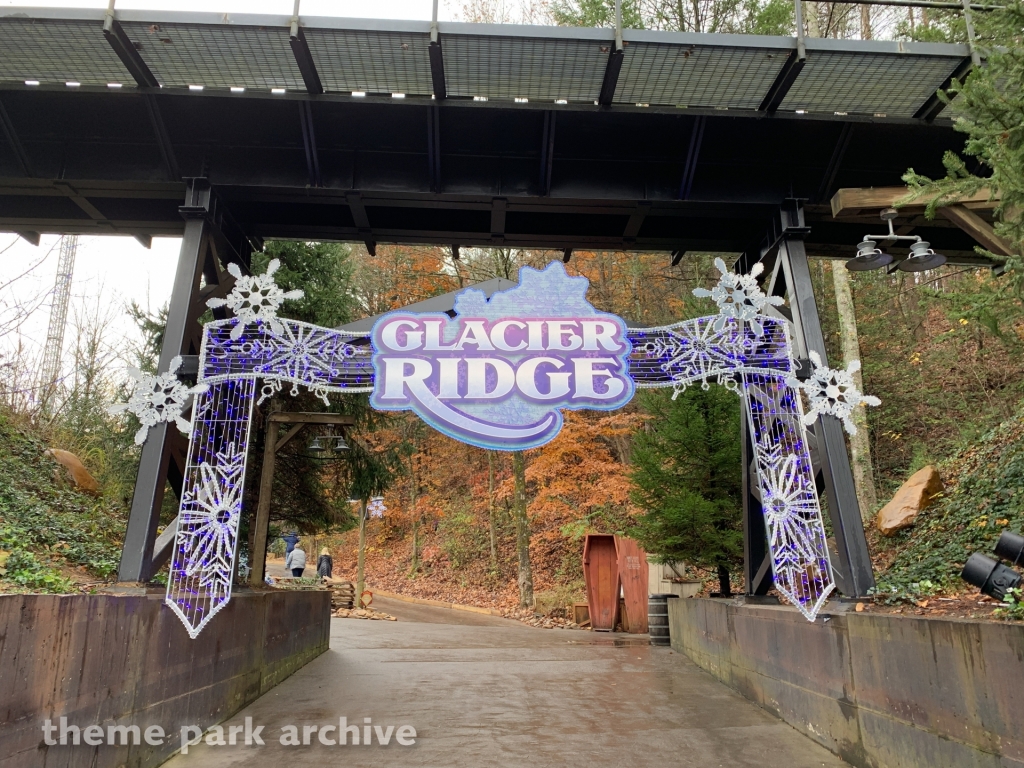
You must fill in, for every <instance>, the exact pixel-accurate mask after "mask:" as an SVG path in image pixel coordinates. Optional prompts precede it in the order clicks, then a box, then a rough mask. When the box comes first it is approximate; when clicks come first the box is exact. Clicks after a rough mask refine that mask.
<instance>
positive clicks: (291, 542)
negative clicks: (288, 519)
mask: <svg viewBox="0 0 1024 768" xmlns="http://www.w3.org/2000/svg"><path fill="white" fill-rule="evenodd" d="M281 538H282V539H284V556H285V559H287V558H288V555H290V554H291V553H292V550H293V549H295V545H296V544H298V543H299V534H297V533H296V532H295V531H292V532H291V533H289V534H288V535H287V536H282V537H281Z"/></svg>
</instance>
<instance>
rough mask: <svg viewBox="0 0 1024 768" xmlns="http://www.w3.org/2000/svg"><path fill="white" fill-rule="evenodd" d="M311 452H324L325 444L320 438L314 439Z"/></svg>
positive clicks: (310, 445)
mask: <svg viewBox="0 0 1024 768" xmlns="http://www.w3.org/2000/svg"><path fill="white" fill-rule="evenodd" d="M309 450H311V451H313V452H315V453H320V452H321V451H323V450H324V444H323V443H321V442H320V438H319V437H314V438H313V442H311V443H310V444H309Z"/></svg>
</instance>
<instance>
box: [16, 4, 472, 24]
mask: <svg viewBox="0 0 1024 768" xmlns="http://www.w3.org/2000/svg"><path fill="white" fill-rule="evenodd" d="M431 3H432V0H373V1H372V2H369V1H368V0H302V5H301V7H300V14H302V15H304V16H341V17H348V18H369V19H421V20H422V19H426V20H428V21H429V20H430V15H431V10H432V7H433V6H432V4H431ZM0 6H35V7H47V8H106V7H107V3H106V2H103V0H42V2H39V1H38V0H37V2H17V1H16V0H0ZM293 7H294V5H293V2H292V0H214V2H197V1H196V0H117V5H116V8H118V9H123V10H127V9H143V10H169V11H216V12H220V13H277V14H288V15H291V13H292V9H293ZM451 7H452V6H451V4H449V3H446V2H445V0H441V3H440V10H439V11H438V17H439V18H440V19H441V20H442V21H450V20H451V19H452V16H453V14H452V11H451Z"/></svg>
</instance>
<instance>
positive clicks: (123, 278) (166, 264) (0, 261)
mask: <svg viewBox="0 0 1024 768" xmlns="http://www.w3.org/2000/svg"><path fill="white" fill-rule="evenodd" d="M26 5H32V6H36V7H38V6H47V7H63V8H68V7H76V8H106V5H107V4H106V2H103V1H102V0H49V1H48V2H47V1H45V0H44V1H43V2H35V3H31V4H30V3H23V2H12V0H0V7H2V6H26ZM440 6H441V9H440V12H439V16H440V18H441V19H442V20H446V19H451V18H453V11H452V8H454V7H457V5H456V4H454V3H447V2H446V0H441V3H440ZM117 8H120V9H128V8H133V9H150V10H157V9H167V10H181V11H186V10H188V11H218V12H225V13H242V12H245V13H280V14H290V13H291V12H292V8H293V3H292V0H213V2H208V1H207V0H203V1H202V2H199V1H197V0H117ZM431 8H432V5H431V0H373V2H369V1H368V0H302V6H301V13H302V14H304V15H309V16H342V17H364V18H395V19H430V15H431ZM57 240H58V238H57V237H55V236H49V237H43V240H42V242H41V243H40V245H39V246H33V245H30V244H29V243H27V242H25V241H24V240H21V239H20V238H17V237H16V236H15V235H9V234H6V233H0V286H3V285H4V284H5V283H8V282H9V281H11V280H12V278H14V277H16V276H18V275H20V274H22V273H23V272H24V271H25V269H26V268H27V267H29V266H30V265H32V264H33V263H35V262H37V261H40V260H42V263H40V264H39V266H38V267H36V268H35V269H34V270H32V271H31V273H30V274H28V275H27V276H25V277H22V278H20V279H19V280H17V281H16V282H14V283H12V284H11V285H10V286H8V287H7V288H4V289H0V320H2V319H3V307H4V306H7V307H9V306H10V305H11V304H12V303H13V302H17V301H28V300H31V299H34V298H36V297H39V296H42V295H44V294H45V293H46V292H47V291H52V288H53V283H54V279H55V277H56V273H57V249H56V248H54V245H55V243H56V242H57ZM79 242H80V244H79V249H78V256H77V259H76V263H75V271H74V282H73V286H72V298H71V303H72V314H73V312H74V310H75V309H76V308H77V309H78V311H79V312H81V311H82V309H83V308H85V307H92V306H95V304H96V302H97V301H99V302H101V304H102V306H103V307H109V308H111V310H116V312H115V314H116V315H117V318H116V319H115V320H114V323H113V327H112V329H111V335H112V338H114V339H124V340H131V339H136V338H138V330H137V329H136V328H135V326H134V324H133V323H132V322H131V321H130V320H129V319H128V317H127V316H126V314H125V313H124V312H123V311H122V310H123V307H125V306H126V305H127V304H128V302H130V301H132V300H134V301H136V302H137V303H138V304H140V305H142V306H143V307H147V306H148V307H150V308H151V309H153V310H156V309H158V308H159V307H161V306H162V305H163V304H164V303H165V302H167V300H168V299H169V298H170V286H171V280H172V278H173V276H174V267H175V263H176V261H177V257H178V249H179V246H180V242H181V241H180V240H179V239H177V238H154V240H153V247H152V249H151V250H147V249H145V248H143V247H142V246H141V245H139V243H138V242H136V241H135V240H134V239H133V238H131V237H110V236H103V237H81V238H80V241H79ZM12 243H13V247H11V248H9V249H8V250H6V251H4V249H5V248H6V247H7V246H8V245H11V244H12ZM51 249H52V252H51V253H50V255H49V256H48V257H47V253H48V252H49V251H51ZM44 257H46V258H45V259H44ZM49 311H50V303H49V299H48V298H47V299H46V300H45V301H43V302H42V303H41V305H40V306H39V307H38V308H37V309H36V310H35V311H34V312H33V313H32V315H31V317H30V318H29V320H28V321H27V322H26V323H25V324H24V326H23V327H22V329H21V335H20V337H18V336H16V335H13V334H12V335H9V336H7V337H5V338H0V355H10V354H12V353H13V350H15V349H17V344H18V341H19V340H20V341H22V342H23V343H24V345H25V349H26V350H27V352H26V354H27V355H30V356H31V357H36V356H37V355H38V354H39V352H40V350H41V349H42V346H43V344H44V342H45V340H46V329H47V324H48V322H49ZM72 333H73V331H72V330H71V329H70V328H69V329H68V332H67V337H66V339H65V345H64V346H65V356H66V350H67V347H68V344H69V341H70V336H71V334H72Z"/></svg>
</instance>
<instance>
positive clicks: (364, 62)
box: [304, 27, 434, 96]
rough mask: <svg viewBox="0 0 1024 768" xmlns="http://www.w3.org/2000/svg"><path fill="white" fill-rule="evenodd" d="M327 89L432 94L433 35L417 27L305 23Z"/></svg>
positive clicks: (311, 48)
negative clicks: (344, 27) (430, 51)
mask: <svg viewBox="0 0 1024 768" xmlns="http://www.w3.org/2000/svg"><path fill="white" fill-rule="evenodd" d="M304 32H305V35H306V42H307V43H308V44H309V50H310V52H311V53H312V54H313V61H314V62H316V68H317V72H318V73H319V75H320V82H321V83H323V86H324V88H325V89H326V90H328V91H342V92H351V91H365V92H367V93H406V94H409V95H417V96H429V95H430V94H431V93H432V92H433V90H434V89H433V86H432V84H431V80H430V58H429V56H428V54H427V49H428V47H429V45H430V38H429V37H428V36H427V35H425V34H418V33H416V32H380V31H375V30H358V29H353V30H341V29H318V28H315V27H306V28H304Z"/></svg>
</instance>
